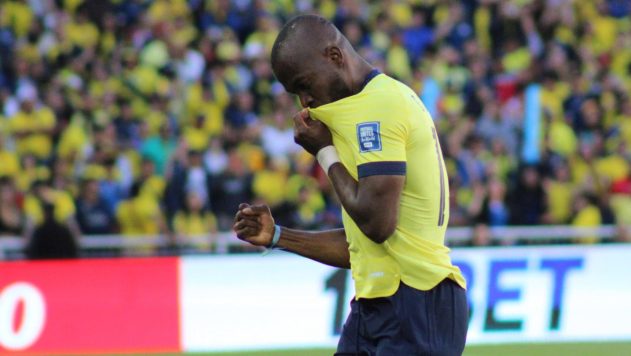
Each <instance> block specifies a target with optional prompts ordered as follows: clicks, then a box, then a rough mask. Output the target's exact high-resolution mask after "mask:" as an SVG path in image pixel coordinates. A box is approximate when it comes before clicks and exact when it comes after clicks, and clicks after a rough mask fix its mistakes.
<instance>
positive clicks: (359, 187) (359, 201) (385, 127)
mask: <svg viewBox="0 0 631 356" xmlns="http://www.w3.org/2000/svg"><path fill="white" fill-rule="evenodd" d="M301 114H302V115H301ZM301 114H298V115H296V116H295V117H294V123H295V139H296V142H297V143H299V144H300V145H301V146H302V147H303V148H305V149H306V150H307V151H308V152H310V153H311V154H313V155H316V154H317V152H318V151H319V150H320V149H322V148H324V147H326V146H329V145H332V144H333V140H332V138H331V133H330V131H329V129H328V128H327V127H326V125H324V124H323V123H322V122H320V121H315V120H312V119H310V118H309V117H308V113H307V112H305V111H303V112H302V113H301ZM362 125H363V124H361V123H360V124H358V125H357V130H358V137H359V131H360V129H361V128H362ZM365 128H366V129H367V130H368V131H371V132H372V134H374V135H378V136H379V141H378V145H379V146H378V147H377V146H376V144H377V143H376V142H373V144H374V145H375V146H372V147H365V149H358V153H357V155H358V156H357V157H356V161H357V163H358V180H355V178H353V176H352V175H351V174H350V173H349V172H348V170H347V169H346V167H344V165H343V164H342V163H340V162H338V163H334V164H333V165H331V166H330V168H329V170H328V172H327V173H328V176H329V178H330V179H331V182H332V184H333V187H334V189H335V192H336V193H337V195H338V197H339V198H340V202H341V203H342V206H343V207H344V209H345V210H346V212H347V213H348V215H349V216H350V217H351V218H352V219H353V221H354V222H355V223H356V224H357V226H358V227H359V229H360V230H361V231H362V232H363V233H364V235H366V237H368V238H369V239H371V240H372V241H373V242H375V243H378V244H381V243H383V242H385V241H386V240H387V239H388V238H389V237H390V236H392V234H393V233H394V231H395V229H396V226H397V221H398V217H399V200H400V197H401V192H402V191H403V185H404V183H405V170H406V162H405V140H404V137H403V136H404V133H402V132H401V131H402V130H401V128H400V127H395V126H394V125H391V123H381V122H380V123H379V124H377V123H376V122H369V123H366V125H365ZM359 140H360V138H358V145H361V144H362V143H361V142H359ZM362 151H364V152H362Z"/></svg>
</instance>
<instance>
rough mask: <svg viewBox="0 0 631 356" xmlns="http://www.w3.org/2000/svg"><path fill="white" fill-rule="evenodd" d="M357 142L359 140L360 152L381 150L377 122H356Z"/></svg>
mask: <svg viewBox="0 0 631 356" xmlns="http://www.w3.org/2000/svg"><path fill="white" fill-rule="evenodd" d="M357 142H359V152H360V153H364V152H371V151H381V133H380V132H379V122H378V121H373V122H364V123H361V124H357Z"/></svg>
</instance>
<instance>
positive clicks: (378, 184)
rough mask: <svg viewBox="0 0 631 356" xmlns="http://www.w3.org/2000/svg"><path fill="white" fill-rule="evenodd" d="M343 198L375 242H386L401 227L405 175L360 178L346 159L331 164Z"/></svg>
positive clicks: (339, 192)
mask: <svg viewBox="0 0 631 356" xmlns="http://www.w3.org/2000/svg"><path fill="white" fill-rule="evenodd" d="M329 177H330V178H331V182H332V184H333V187H334V188H335V192H336V193H337V195H338V197H339V198H340V202H341V203H342V206H343V207H344V209H346V212H347V213H348V215H349V216H350V217H351V218H352V219H353V221H354V222H355V224H357V226H358V227H359V229H360V230H361V231H362V232H363V233H364V235H366V237H368V238H369V239H371V240H372V241H373V242H375V243H378V244H381V243H384V242H385V241H386V240H387V239H388V238H389V237H390V236H392V234H393V233H394V230H395V229H396V227H397V221H398V219H399V199H400V197H401V192H402V191H403V184H404V183H405V176H404V175H388V174H384V175H373V176H368V177H363V178H360V179H359V181H356V180H355V178H353V177H352V176H351V174H350V173H349V172H348V170H347V169H346V167H344V165H343V164H342V163H339V162H338V163H335V164H333V165H332V166H331V168H329Z"/></svg>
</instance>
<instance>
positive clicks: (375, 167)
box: [357, 161, 407, 178]
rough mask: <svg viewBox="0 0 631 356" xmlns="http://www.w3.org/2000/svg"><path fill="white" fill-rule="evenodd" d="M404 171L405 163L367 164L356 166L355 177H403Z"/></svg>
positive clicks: (384, 162)
mask: <svg viewBox="0 0 631 356" xmlns="http://www.w3.org/2000/svg"><path fill="white" fill-rule="evenodd" d="M406 169H407V165H406V163H405V161H382V162H368V163H364V164H360V165H359V166H357V177H358V178H363V177H368V176H404V175H405V172H406Z"/></svg>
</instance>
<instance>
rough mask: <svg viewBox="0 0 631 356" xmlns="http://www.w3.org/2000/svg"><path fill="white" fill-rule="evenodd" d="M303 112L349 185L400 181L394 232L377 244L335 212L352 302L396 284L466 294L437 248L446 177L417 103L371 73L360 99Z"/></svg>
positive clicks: (444, 251)
mask: <svg viewBox="0 0 631 356" xmlns="http://www.w3.org/2000/svg"><path fill="white" fill-rule="evenodd" d="M309 111H310V114H311V117H312V118H314V119H316V120H320V121H322V122H323V123H324V124H326V125H327V126H328V127H329V129H330V130H331V133H332V134H333V144H334V145H335V148H336V149H337V152H338V154H339V156H340V160H341V161H342V164H344V166H345V167H346V169H347V170H348V171H349V173H350V174H351V176H353V178H355V179H357V180H359V179H360V178H362V177H367V176H371V175H384V174H385V175H405V184H404V187H403V192H402V194H401V198H400V203H399V220H398V222H397V227H396V230H395V232H394V234H393V235H392V236H391V237H390V238H389V239H388V240H386V242H384V243H383V244H377V243H375V242H373V241H371V240H370V239H369V238H367V237H366V236H365V235H364V234H363V233H362V232H361V230H360V229H359V228H358V227H357V224H355V222H354V221H353V220H352V219H351V218H350V216H349V215H348V214H347V213H346V211H343V223H344V228H345V230H346V238H347V241H348V242H349V244H350V246H349V251H350V256H351V261H350V262H351V271H352V276H353V279H354V280H355V289H356V293H357V294H356V298H357V299H359V298H378V297H387V296H390V295H392V294H394V293H395V292H396V291H397V289H398V288H399V283H400V281H402V282H403V283H405V284H407V285H409V286H411V287H413V288H416V289H418V290H429V289H432V288H434V287H435V286H436V285H437V284H438V283H440V282H441V281H442V280H443V279H445V278H450V279H452V280H454V281H455V282H457V283H458V284H459V285H460V286H462V287H463V288H466V284H465V280H464V278H463V277H462V274H461V273H460V269H459V268H458V267H456V266H454V265H452V263H451V259H450V257H449V255H448V254H449V251H450V250H449V248H447V247H446V246H445V243H444V242H445V231H446V229H447V221H448V220H449V187H448V179H447V173H446V170H445V164H444V161H443V156H442V151H441V149H440V145H439V143H438V137H437V134H436V129H435V127H434V123H433V121H432V118H431V116H430V115H429V113H428V111H427V109H425V107H424V105H423V104H422V102H421V101H420V99H419V98H418V96H417V95H416V94H415V93H414V92H413V91H412V90H411V89H410V88H408V87H407V86H406V85H404V84H402V83H400V82H398V81H396V80H394V79H392V78H389V77H387V76H386V75H383V74H381V73H379V71H377V70H374V71H373V72H371V74H370V75H369V76H368V77H367V78H366V81H365V85H364V88H363V89H362V91H361V92H360V93H358V94H356V95H353V96H350V97H347V98H344V99H342V100H338V101H336V102H333V103H330V104H327V105H322V106H320V107H318V108H315V109H310V110H309Z"/></svg>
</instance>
